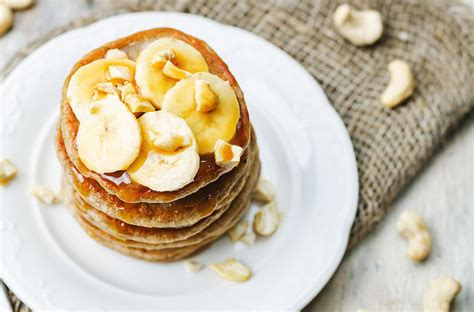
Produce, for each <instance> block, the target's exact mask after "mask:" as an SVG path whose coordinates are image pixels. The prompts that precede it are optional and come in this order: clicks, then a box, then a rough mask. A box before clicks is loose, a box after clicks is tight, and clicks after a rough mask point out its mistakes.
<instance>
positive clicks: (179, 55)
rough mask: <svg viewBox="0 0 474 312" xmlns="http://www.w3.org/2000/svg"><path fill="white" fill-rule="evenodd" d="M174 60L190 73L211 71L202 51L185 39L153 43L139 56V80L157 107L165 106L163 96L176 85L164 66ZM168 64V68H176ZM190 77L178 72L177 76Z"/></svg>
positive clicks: (143, 92)
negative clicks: (162, 104) (164, 71)
mask: <svg viewBox="0 0 474 312" xmlns="http://www.w3.org/2000/svg"><path fill="white" fill-rule="evenodd" d="M168 62H170V63H172V64H171V65H174V67H177V68H178V69H179V70H181V71H184V72H189V73H196V72H207V71H208V70H209V69H208V67H207V63H206V60H205V59H204V58H203V56H202V55H201V53H199V51H198V50H196V49H195V48H194V47H192V46H190V45H189V44H187V43H185V42H184V41H181V40H178V39H174V38H161V39H158V40H156V41H155V42H152V43H151V44H150V45H149V46H148V47H147V48H146V49H144V50H143V51H142V52H141V53H140V55H139V56H138V58H137V71H136V74H135V80H136V81H137V85H138V86H139V87H140V90H141V92H142V94H143V95H144V96H145V97H147V98H149V99H150V100H151V101H152V103H153V104H154V105H155V106H156V107H157V108H160V107H161V102H162V101H163V97H164V95H165V93H166V91H168V90H169V89H171V88H172V87H173V86H174V85H175V84H176V79H172V78H170V77H168V76H166V75H165V74H164V73H163V67H164V66H165V65H166V64H167V63H168ZM171 65H169V64H168V67H167V69H168V70H169V69H170V68H171V69H174V67H172V66H171ZM181 76H183V77H184V76H186V75H185V74H183V75H177V76H176V77H177V78H178V77H181Z"/></svg>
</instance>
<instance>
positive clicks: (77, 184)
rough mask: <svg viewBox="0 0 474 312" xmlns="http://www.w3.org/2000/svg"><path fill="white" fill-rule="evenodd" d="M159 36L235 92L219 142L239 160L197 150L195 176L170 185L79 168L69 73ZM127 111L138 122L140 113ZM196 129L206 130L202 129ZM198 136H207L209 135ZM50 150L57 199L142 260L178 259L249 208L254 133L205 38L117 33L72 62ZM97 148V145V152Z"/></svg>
mask: <svg viewBox="0 0 474 312" xmlns="http://www.w3.org/2000/svg"><path fill="white" fill-rule="evenodd" d="M162 38H173V40H175V39H176V40H179V41H182V42H184V43H186V44H188V45H190V46H192V47H194V49H196V50H197V51H199V53H200V54H201V55H202V57H203V58H204V60H205V61H206V63H207V66H208V72H209V73H210V74H212V75H215V76H217V77H219V78H220V79H221V80H222V81H224V82H225V83H226V84H227V85H228V86H230V87H231V89H232V90H233V92H235V97H236V99H237V102H238V110H239V111H240V112H239V114H238V121H237V120H236V125H235V129H234V130H233V131H232V133H233V134H232V137H231V138H229V139H227V140H226V139H224V141H226V142H228V143H229V144H231V145H232V146H234V147H235V146H237V147H239V148H241V149H240V150H241V154H240V155H237V156H239V159H238V160H239V161H238V162H237V163H235V164H234V165H232V166H227V165H226V164H225V163H224V164H221V163H219V162H218V161H216V154H215V153H216V151H214V153H213V152H212V151H211V152H209V151H207V150H206V153H199V162H198V168H196V174H195V175H194V177H193V178H192V179H191V180H190V181H189V182H188V183H186V184H185V185H182V186H181V187H179V188H175V189H172V190H156V189H152V188H150V187H148V186H146V185H143V184H140V183H137V181H136V180H134V179H133V174H129V171H127V170H128V169H127V168H123V170H116V171H114V172H97V171H95V170H93V169H91V168H90V167H91V166H88V165H86V164H85V163H87V161H84V159H83V158H81V152H80V148H81V146H80V144H78V132H79V128H80V126H81V123H82V122H81V121H79V119H81V118H83V117H81V118H79V117H78V116H85V115H79V114H78V113H77V111H76V110H75V106H74V105H72V104H71V101H73V100H74V99H71V97H70V94H69V93H68V88H69V84H70V81H71V77H73V76H74V74H75V72H76V71H77V70H78V69H80V68H81V67H83V66H85V65H87V64H90V63H92V62H94V61H97V60H101V59H104V58H105V57H106V54H107V53H108V51H110V50H115V49H119V50H120V51H124V52H126V54H127V57H129V58H130V60H132V61H134V62H135V61H136V60H137V58H138V56H139V55H140V53H141V52H142V51H143V50H145V49H146V48H147V47H148V46H149V45H150V44H151V43H153V42H155V41H157V40H159V39H162ZM137 68H138V65H137ZM137 72H138V70H137ZM191 77H192V76H191ZM184 79H186V78H184ZM187 79H189V78H187ZM178 81H179V80H178ZM115 82H116V81H115ZM115 82H114V83H115ZM176 83H177V82H176ZM210 85H211V87H212V84H210ZM171 87H173V86H171ZM167 92H169V90H167ZM218 95H219V94H218ZM107 96H108V95H107ZM95 100H97V99H95ZM99 101H100V100H99ZM165 101H166V94H165ZM221 101H222V99H221ZM150 102H151V101H150ZM221 104H222V103H221ZM87 105H88V104H87ZM123 105H125V104H123ZM153 105H154V106H155V107H156V112H159V111H160V110H163V107H159V105H156V103H153ZM222 105H224V104H222ZM225 105H227V104H225ZM90 111H92V110H90ZM156 112H149V113H148V112H147V113H144V114H153V113H156ZM132 113H134V114H135V116H136V117H137V118H138V120H140V116H141V114H143V113H139V114H137V113H135V112H133V111H132ZM209 114H212V112H210V113H209ZM178 117H181V116H178ZM183 119H186V118H185V117H183ZM186 121H187V122H188V123H189V124H190V125H192V124H191V123H190V122H189V121H188V120H186ZM84 123H85V122H84ZM191 129H192V130H193V132H194V134H195V135H196V141H197V145H198V146H199V151H201V150H202V148H201V147H202V146H204V145H202V144H201V142H202V141H200V138H201V137H200V136H199V134H198V133H197V132H196V131H195V128H193V126H191ZM142 131H144V130H143V129H142ZM199 131H204V132H205V131H206V129H204V130H199ZM216 133H218V131H217V132H216ZM205 137H206V138H208V134H206V136H205ZM207 143H209V142H207ZM212 143H213V142H212ZM208 145H209V144H208ZM56 148H57V154H58V159H59V161H60V163H61V165H62V167H63V170H64V179H63V185H62V186H63V191H64V198H65V201H66V203H67V204H68V206H69V207H70V208H71V210H72V212H73V214H74V216H75V217H76V219H77V221H78V222H79V223H80V225H81V226H82V227H83V229H84V230H85V231H86V232H87V233H88V234H89V236H91V237H92V238H94V239H95V240H96V241H98V242H99V243H101V244H103V245H105V246H107V247H109V248H112V249H114V250H116V251H119V252H121V253H123V254H126V255H129V256H132V257H136V258H140V259H144V260H149V261H173V260H177V259H181V258H184V257H186V256H188V255H190V254H192V253H194V252H195V251H197V250H199V249H201V248H203V247H205V246H207V245H209V244H210V243H212V242H213V241H215V240H216V239H218V238H219V237H220V236H221V235H223V234H224V233H226V232H227V231H228V230H229V229H231V228H232V227H233V226H234V225H235V224H236V223H237V222H238V221H239V219H240V218H241V217H242V216H243V215H244V213H245V212H246V211H247V209H248V207H249V206H250V203H251V198H252V195H253V192H254V189H255V186H256V184H257V180H258V178H259V175H260V160H259V155H258V147H257V144H256V137H255V133H254V131H253V129H252V126H251V124H250V121H249V117H248V112H247V108H246V105H245V102H244V98H243V94H242V91H241V90H240V88H239V86H238V84H237V82H236V81H235V79H234V77H233V76H232V74H231V73H230V71H229V69H228V68H227V66H226V64H225V63H224V62H223V61H222V60H221V59H220V58H219V57H218V56H217V55H216V53H215V52H214V51H213V50H212V49H211V48H209V47H208V46H207V44H206V43H204V42H203V41H201V40H198V39H196V38H194V37H191V36H189V35H186V34H184V33H182V32H179V31H177V30H174V29H166V28H161V29H153V30H148V31H143V32H140V33H136V34H133V35H131V36H128V37H125V38H121V39H119V40H116V41H114V42H111V43H108V44H106V45H104V46H102V47H100V48H98V49H96V50H93V51H92V52H90V53H88V54H87V55H86V56H84V57H83V58H82V59H81V60H80V61H79V62H78V63H77V64H76V65H75V67H74V68H73V69H72V71H71V73H70V75H69V76H68V78H67V79H66V81H65V84H64V88H63V97H62V101H61V118H60V122H59V127H58V133H57V138H56ZM180 148H181V147H180ZM185 148H187V147H183V148H182V149H185ZM142 149H143V147H142ZM180 151H181V149H179V150H178V152H177V153H179V152H180ZM101 152H102V149H101V148H99V149H98V150H97V153H101ZM98 157H99V156H98ZM134 165H135V164H132V165H131V166H134ZM158 178H159V177H158ZM165 182H167V181H165ZM168 182H169V181H168Z"/></svg>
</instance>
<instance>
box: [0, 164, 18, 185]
mask: <svg viewBox="0 0 474 312" xmlns="http://www.w3.org/2000/svg"><path fill="white" fill-rule="evenodd" d="M16 172H17V170H16V167H15V166H14V165H13V164H12V163H11V162H10V161H9V160H8V159H6V158H3V157H0V185H6V184H8V183H9V182H10V181H11V180H13V178H15V176H16Z"/></svg>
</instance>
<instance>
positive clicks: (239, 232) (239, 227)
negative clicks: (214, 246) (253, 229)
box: [227, 220, 249, 242]
mask: <svg viewBox="0 0 474 312" xmlns="http://www.w3.org/2000/svg"><path fill="white" fill-rule="evenodd" d="M248 226H249V222H248V221H247V220H241V221H240V222H239V223H237V224H236V225H235V226H234V227H233V228H231V229H230V230H229V231H228V232H227V234H228V235H229V237H230V240H231V241H233V242H236V241H238V240H239V239H240V238H241V237H242V236H244V235H245V232H246V231H247V228H248Z"/></svg>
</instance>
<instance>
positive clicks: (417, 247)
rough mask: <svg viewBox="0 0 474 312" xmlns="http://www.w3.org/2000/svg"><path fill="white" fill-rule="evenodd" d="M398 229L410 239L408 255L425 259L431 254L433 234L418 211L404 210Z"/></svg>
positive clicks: (412, 257) (417, 259) (421, 259)
mask: <svg viewBox="0 0 474 312" xmlns="http://www.w3.org/2000/svg"><path fill="white" fill-rule="evenodd" d="M397 229H398V231H399V232H400V234H401V235H402V236H403V237H405V238H406V239H407V240H408V257H410V258H411V259H412V260H414V261H423V260H424V259H425V258H426V257H427V256H428V255H429V254H430V251H431V235H430V232H429V231H428V226H427V225H426V223H425V221H424V220H423V217H421V216H420V215H419V214H418V213H417V212H415V211H411V210H406V211H404V212H402V214H401V215H400V217H399V218H398V222H397Z"/></svg>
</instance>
